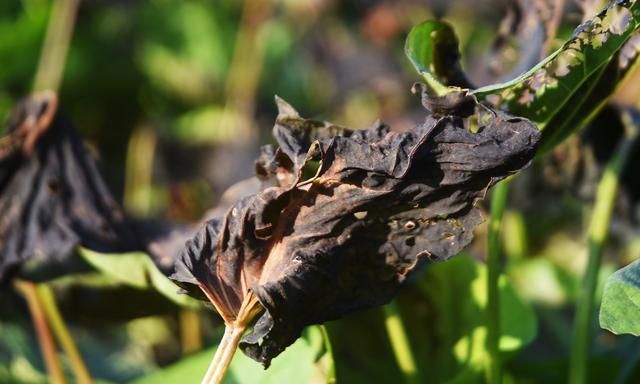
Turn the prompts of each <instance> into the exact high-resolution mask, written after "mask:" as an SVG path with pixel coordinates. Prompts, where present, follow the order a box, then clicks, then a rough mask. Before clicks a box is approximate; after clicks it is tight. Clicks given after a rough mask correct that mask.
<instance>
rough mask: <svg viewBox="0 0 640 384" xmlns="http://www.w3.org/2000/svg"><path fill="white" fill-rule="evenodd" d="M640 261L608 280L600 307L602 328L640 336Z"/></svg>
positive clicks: (617, 332)
mask: <svg viewBox="0 0 640 384" xmlns="http://www.w3.org/2000/svg"><path fill="white" fill-rule="evenodd" d="M639 314H640V260H636V261H634V262H633V263H631V264H629V265H627V266H626V267H624V268H622V269H619V270H618V271H616V272H615V273H613V274H612V275H611V276H609V278H608V279H607V281H606V283H605V286H604V292H603V296H602V304H601V307H600V326H601V327H602V328H605V329H608V330H609V331H611V332H613V333H615V334H622V333H630V334H632V335H635V336H640V316H639Z"/></svg>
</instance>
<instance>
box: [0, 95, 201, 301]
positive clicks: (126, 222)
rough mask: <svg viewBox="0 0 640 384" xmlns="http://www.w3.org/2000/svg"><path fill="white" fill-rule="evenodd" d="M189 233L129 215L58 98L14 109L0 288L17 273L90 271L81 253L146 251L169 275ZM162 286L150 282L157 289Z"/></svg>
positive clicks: (2, 163)
mask: <svg viewBox="0 0 640 384" xmlns="http://www.w3.org/2000/svg"><path fill="white" fill-rule="evenodd" d="M191 233H192V232H191V230H190V229H189V228H187V227H186V226H184V225H178V224H171V223H163V222H157V221H156V222H139V221H135V220H131V219H130V218H129V217H127V216H126V215H125V214H124V212H123V210H122V209H121V207H120V205H119V204H118V203H117V202H116V201H115V199H114V198H113V196H112V195H111V193H110V191H109V190H108V188H107V186H106V184H105V182H104V180H103V179H102V176H101V174H100V172H99V170H98V167H97V165H96V162H95V160H94V158H93V157H92V156H91V154H90V153H89V151H88V150H87V148H85V146H84V144H83V143H82V141H81V140H80V138H79V137H78V135H77V133H76V132H75V129H74V128H73V126H72V124H71V123H70V122H69V121H68V120H67V119H66V118H65V117H64V116H62V114H61V113H59V112H58V111H57V102H56V97H55V95H53V94H42V95H38V96H35V97H31V98H29V99H26V100H25V101H23V102H21V103H20V104H19V105H18V107H17V108H16V109H15V111H14V112H13V114H12V116H11V117H10V119H9V121H8V124H7V134H6V135H5V136H4V137H2V138H0V281H3V280H4V279H5V278H6V277H7V276H8V275H9V274H11V273H16V272H17V273H20V276H21V277H23V278H26V279H35V280H38V281H40V280H47V279H50V278H52V277H55V276H56V275H58V274H60V273H68V272H69V271H70V270H74V271H75V269H76V268H77V267H80V268H81V269H82V268H86V267H87V265H86V264H82V263H81V262H80V260H81V258H79V257H78V258H76V257H74V256H75V253H74V250H75V249H76V247H78V246H82V247H84V248H86V249H89V250H92V251H94V253H95V254H96V255H98V253H116V254H115V255H108V256H106V257H107V259H109V258H111V257H118V256H119V254H121V253H123V252H133V251H143V252H146V253H148V254H149V255H151V257H152V260H153V262H154V263H155V265H156V266H157V267H158V268H159V269H160V270H164V271H165V272H167V270H168V269H169V268H173V259H174V258H175V254H176V253H177V252H178V249H179V248H180V247H181V246H182V244H184V239H185V238H186V237H188V236H189V235H190V234H191ZM141 258H142V256H140V257H139V259H141ZM107 259H105V262H103V263H102V264H99V265H104V264H106V260H107ZM99 265H97V266H96V267H97V268H98V269H100V270H101V271H102V272H106V273H107V274H109V268H102V269H101V268H99ZM143 267H144V268H142V269H144V270H142V269H140V270H138V271H132V270H129V273H130V274H131V275H136V274H142V275H143V276H147V275H148V271H149V270H150V269H149V268H151V264H150V263H146V264H144V265H143ZM156 272H158V274H159V273H160V272H159V271H156ZM121 277H122V279H123V280H125V281H126V280H127V279H128V278H129V277H130V276H121ZM157 281H158V279H156V278H153V276H151V278H150V283H153V284H154V286H155V288H158V287H159V285H158V284H155V283H156V282H157ZM161 291H162V290H161Z"/></svg>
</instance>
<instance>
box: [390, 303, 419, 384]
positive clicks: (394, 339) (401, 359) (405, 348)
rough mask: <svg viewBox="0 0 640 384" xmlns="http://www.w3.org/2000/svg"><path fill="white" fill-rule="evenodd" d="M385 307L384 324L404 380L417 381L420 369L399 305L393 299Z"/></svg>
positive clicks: (408, 382) (407, 381) (408, 381)
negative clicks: (418, 368) (415, 359)
mask: <svg viewBox="0 0 640 384" xmlns="http://www.w3.org/2000/svg"><path fill="white" fill-rule="evenodd" d="M383 308H384V314H385V320H384V324H385V327H386V328H387V334H388V335H389V342H390V343H391V348H392V349H393V354H394V355H395V357H396V361H397V363H398V366H399V367H400V371H401V372H402V375H403V377H404V382H405V383H407V384H410V383H417V382H418V370H417V368H416V367H417V366H416V362H415V361H414V359H413V353H412V352H411V345H410V344H409V338H408V337H407V332H406V330H405V329H404V326H403V324H402V317H401V316H400V311H399V310H398V305H397V304H396V303H395V301H392V302H391V303H389V304H387V305H385V306H384V307H383Z"/></svg>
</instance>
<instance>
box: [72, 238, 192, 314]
mask: <svg viewBox="0 0 640 384" xmlns="http://www.w3.org/2000/svg"><path fill="white" fill-rule="evenodd" d="M78 253H79V254H80V255H81V256H82V257H83V258H84V259H85V260H86V261H87V262H88V263H89V264H91V265H92V266H93V267H94V268H96V269H97V270H98V271H100V272H102V273H104V274H105V275H107V276H109V277H112V278H113V279H115V280H118V281H120V282H122V283H123V284H127V285H130V286H132V287H136V288H140V289H155V290H157V291H158V292H160V293H161V294H162V295H164V296H166V297H167V298H169V299H170V300H171V301H173V302H174V303H176V304H179V305H184V306H191V307H197V306H198V304H197V301H196V300H195V299H192V298H191V297H189V296H187V295H183V294H180V293H178V291H179V288H178V286H176V285H175V284H174V283H173V282H172V281H171V280H169V279H168V278H167V277H166V276H165V275H163V274H162V272H160V270H159V269H158V268H157V267H156V266H155V264H153V261H151V258H149V255H147V254H146V253H143V252H131V253H122V254H104V253H98V252H94V251H91V250H89V249H86V248H79V249H78Z"/></svg>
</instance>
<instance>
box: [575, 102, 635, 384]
mask: <svg viewBox="0 0 640 384" xmlns="http://www.w3.org/2000/svg"><path fill="white" fill-rule="evenodd" d="M629 120H630V118H629V117H628V116H627V115H623V121H624V122H626V124H625V125H626V128H628V130H629V129H633V130H635V129H634V128H630V126H631V122H630V121H629ZM636 137H637V133H636V132H633V133H631V134H629V135H627V137H626V138H625V139H624V140H623V142H622V143H621V144H620V147H619V148H618V150H617V151H616V153H615V155H614V156H613V158H612V159H611V160H610V161H609V163H608V164H607V167H606V168H605V170H604V173H603V174H602V178H601V179H600V182H599V184H598V190H597V192H596V202H595V206H594V208H593V214H592V215H591V223H590V225H589V230H588V246H589V258H588V261H587V269H586V271H585V275H584V278H583V281H584V284H583V286H582V290H581V292H580V296H579V297H578V303H577V308H576V318H575V320H574V335H573V343H572V347H571V358H570V364H569V383H571V384H583V383H586V382H587V363H588V360H589V351H590V349H591V327H592V320H593V319H592V317H593V316H592V315H593V313H592V312H593V304H594V297H595V292H596V287H597V285H598V272H599V270H600V262H601V260H602V250H603V248H604V245H605V243H606V241H607V236H608V234H609V225H610V223H611V216H612V215H613V208H614V206H615V199H616V196H617V194H618V187H619V182H620V175H621V173H622V170H623V168H624V164H625V162H626V160H627V158H628V157H629V154H630V153H631V149H632V147H633V144H634V142H635V139H636Z"/></svg>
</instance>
